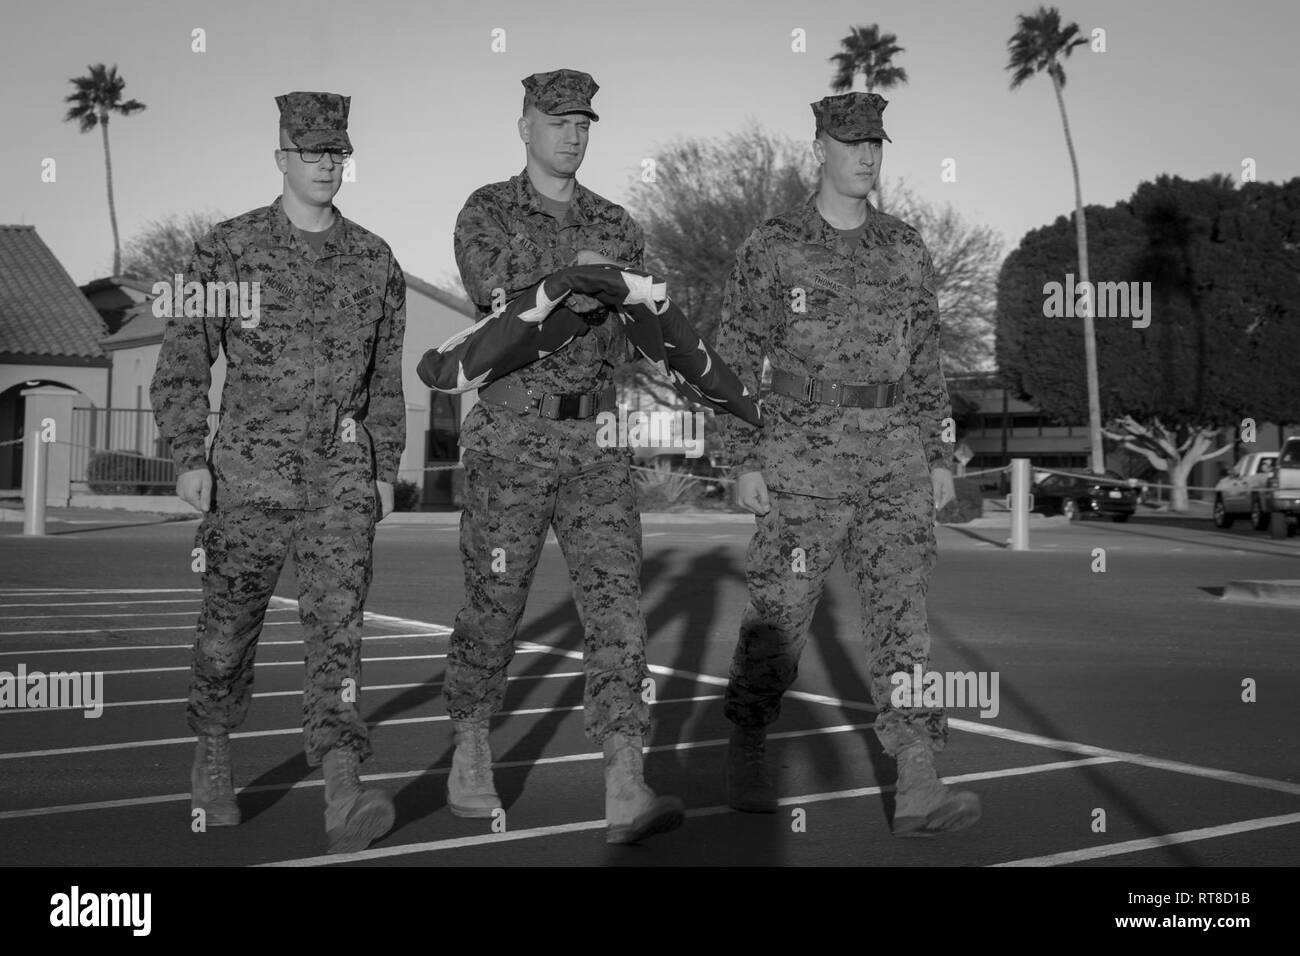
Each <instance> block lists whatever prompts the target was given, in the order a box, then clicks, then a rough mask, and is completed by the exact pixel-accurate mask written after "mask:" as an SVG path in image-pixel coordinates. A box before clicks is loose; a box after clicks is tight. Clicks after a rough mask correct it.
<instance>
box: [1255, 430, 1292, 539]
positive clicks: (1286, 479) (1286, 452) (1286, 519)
mask: <svg viewBox="0 0 1300 956" xmlns="http://www.w3.org/2000/svg"><path fill="white" fill-rule="evenodd" d="M1261 500H1262V503H1263V507H1264V510H1265V511H1267V512H1268V517H1269V523H1268V533H1269V534H1270V535H1272V536H1273V537H1274V538H1289V537H1291V536H1292V535H1294V534H1295V533H1296V527H1297V525H1300V436H1295V437H1292V438H1288V439H1287V440H1286V441H1285V442H1283V443H1282V452H1281V454H1280V455H1278V459H1277V466H1276V467H1275V468H1274V469H1273V473H1272V474H1271V475H1269V476H1268V479H1267V480H1266V481H1265V482H1264V491H1263V495H1262V498H1261Z"/></svg>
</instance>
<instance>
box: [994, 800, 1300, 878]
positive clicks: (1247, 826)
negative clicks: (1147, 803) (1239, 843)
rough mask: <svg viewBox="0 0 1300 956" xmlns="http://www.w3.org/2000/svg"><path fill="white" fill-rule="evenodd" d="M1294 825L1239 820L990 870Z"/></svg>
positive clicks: (1288, 818) (1289, 820)
mask: <svg viewBox="0 0 1300 956" xmlns="http://www.w3.org/2000/svg"><path fill="white" fill-rule="evenodd" d="M1296 823H1300V813H1284V814H1281V815H1280V816H1275V817H1256V818H1255V819H1254V820H1242V821H1241V822H1239V823H1224V824H1221V825H1220V826H1217V827H1200V828H1199V829H1196V830H1181V831H1179V832H1178V833H1165V834H1162V835H1160V836H1153V837H1143V838H1142V839H1140V840H1125V841H1124V842H1123V843H1108V844H1106V845H1105V846H1092V847H1085V848H1084V849H1082V850H1066V851H1064V852H1063V853H1049V854H1047V855H1046V856H1031V857H1026V858H1025V859H1023V860H1008V861H1007V862H1006V863H994V864H992V866H1064V865H1065V864H1067V863H1081V862H1083V861H1084V860H1101V859H1105V858H1106V857H1112V856H1122V855H1124V854H1126V853H1141V852H1143V851H1144V850H1159V849H1162V848H1164V847H1167V846H1178V845H1179V844H1182V843H1195V842H1198V841H1200V840H1215V839H1218V838H1220V837H1226V836H1234V835H1236V834H1238V833H1251V832H1253V831H1255V830H1267V829H1269V828H1270V827H1285V826H1291V825H1293V824H1296Z"/></svg>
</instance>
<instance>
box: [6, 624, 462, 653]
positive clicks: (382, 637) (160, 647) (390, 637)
mask: <svg viewBox="0 0 1300 956" xmlns="http://www.w3.org/2000/svg"><path fill="white" fill-rule="evenodd" d="M450 633H451V631H450V630H448V631H443V632H441V633H430V632H429V631H411V632H409V633H406V634H363V635H362V636H361V639H362V641H394V640H397V639H398V638H403V637H446V636H447V635H448V634H450ZM302 643H303V641H302V639H301V638H295V639H294V640H291V641H263V640H259V641H258V642H257V646H258V647H287V646H290V645H299V644H302ZM178 650H179V651H192V650H194V645H193V644H129V645H111V646H108V647H32V648H28V649H27V650H25V651H0V657H23V656H27V657H31V656H37V655H45V654H99V653H101V652H108V651H178Z"/></svg>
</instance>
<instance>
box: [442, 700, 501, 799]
mask: <svg viewBox="0 0 1300 956" xmlns="http://www.w3.org/2000/svg"><path fill="white" fill-rule="evenodd" d="M452 727H453V728H454V730H455V738H454V739H455V742H456V752H455V753H454V754H453V755H452V758H451V773H449V774H448V775H447V808H448V809H449V810H451V812H452V813H454V814H455V815H456V816H458V817H470V818H471V819H474V818H480V817H490V816H492V814H493V812H495V811H497V810H500V809H501V798H500V797H498V796H497V788H496V785H495V784H493V782H492V748H491V746H490V745H489V744H488V722H487V720H457V721H454V722H453V723H452Z"/></svg>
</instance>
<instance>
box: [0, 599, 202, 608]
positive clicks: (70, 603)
mask: <svg viewBox="0 0 1300 956" xmlns="http://www.w3.org/2000/svg"><path fill="white" fill-rule="evenodd" d="M137 604H194V598H161V599H159V600H157V601H57V602H54V603H47V602H34V603H31V604H0V608H9V607H105V606H109V607H135V606H136V605H137ZM196 610H197V608H196Z"/></svg>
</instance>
